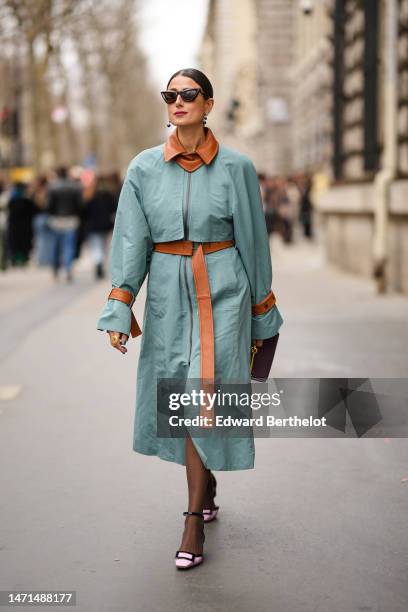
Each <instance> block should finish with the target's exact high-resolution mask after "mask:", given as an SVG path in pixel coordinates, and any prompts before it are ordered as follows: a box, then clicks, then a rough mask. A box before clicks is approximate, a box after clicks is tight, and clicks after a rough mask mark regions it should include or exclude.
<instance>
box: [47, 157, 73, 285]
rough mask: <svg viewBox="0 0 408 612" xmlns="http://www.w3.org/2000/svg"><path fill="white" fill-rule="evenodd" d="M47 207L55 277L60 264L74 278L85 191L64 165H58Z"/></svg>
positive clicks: (68, 276)
mask: <svg viewBox="0 0 408 612" xmlns="http://www.w3.org/2000/svg"><path fill="white" fill-rule="evenodd" d="M46 210H47V212H48V215H49V217H48V225H49V227H50V228H51V231H52V236H51V240H52V247H51V248H52V268H53V273H54V278H57V277H58V274H59V270H60V267H62V266H63V267H64V268H65V271H66V279H67V281H72V280H73V272H72V265H73V261H74V258H75V251H76V238H77V231H78V227H79V224H80V217H81V213H82V191H81V187H80V185H79V184H78V183H77V182H75V181H73V180H72V179H70V178H69V177H68V171H67V168H65V167H60V168H58V169H57V179H56V180H55V181H53V182H52V183H51V184H50V186H49V190H48V196H47V206H46Z"/></svg>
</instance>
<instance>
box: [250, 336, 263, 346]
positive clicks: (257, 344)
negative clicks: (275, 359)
mask: <svg viewBox="0 0 408 612" xmlns="http://www.w3.org/2000/svg"><path fill="white" fill-rule="evenodd" d="M252 344H253V345H254V344H256V346H262V345H263V340H256V339H255V338H254V339H253V340H252Z"/></svg>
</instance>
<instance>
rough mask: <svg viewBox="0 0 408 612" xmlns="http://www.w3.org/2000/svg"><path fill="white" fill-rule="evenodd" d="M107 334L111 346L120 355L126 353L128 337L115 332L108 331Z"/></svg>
mask: <svg viewBox="0 0 408 612" xmlns="http://www.w3.org/2000/svg"><path fill="white" fill-rule="evenodd" d="M108 334H109V340H110V343H111V346H113V348H115V349H117V350H118V351H120V352H121V353H127V348H126V346H125V344H126V342H127V341H128V340H129V336H127V335H126V334H121V333H120V332H116V331H108Z"/></svg>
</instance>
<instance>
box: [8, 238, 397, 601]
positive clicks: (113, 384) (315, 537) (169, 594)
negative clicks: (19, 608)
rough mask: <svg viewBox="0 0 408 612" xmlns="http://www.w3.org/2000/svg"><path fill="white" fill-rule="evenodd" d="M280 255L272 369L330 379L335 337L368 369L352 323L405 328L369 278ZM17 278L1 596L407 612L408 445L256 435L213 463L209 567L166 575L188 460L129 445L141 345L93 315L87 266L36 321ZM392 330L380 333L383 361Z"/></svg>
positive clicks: (310, 255)
mask: <svg viewBox="0 0 408 612" xmlns="http://www.w3.org/2000/svg"><path fill="white" fill-rule="evenodd" d="M281 247H282V245H279V243H277V242H275V243H274V245H273V257H274V267H275V272H276V274H275V277H274V278H275V281H276V285H274V289H276V294H277V297H278V299H279V303H280V304H281V305H282V311H283V314H284V317H285V333H283V329H284V328H282V343H281V346H280V347H279V349H278V350H279V351H280V352H279V353H277V357H278V361H277V366H276V371H275V373H274V374H275V375H276V376H277V373H276V372H277V371H279V372H280V374H279V375H281V373H283V374H284V375H288V376H292V375H294V371H295V375H298V374H299V372H301V373H302V374H303V371H304V370H306V369H307V367H309V368H310V369H311V370H312V369H315V370H316V371H325V373H326V374H327V372H328V371H329V372H330V376H331V375H332V374H333V370H328V369H327V368H326V370H325V369H324V365H325V364H326V362H329V360H328V357H329V356H330V353H328V352H327V349H328V347H329V348H330V347H332V346H336V345H338V346H342V347H343V350H344V349H345V348H347V349H348V350H349V353H350V355H349V358H350V359H351V360H354V359H355V357H354V351H355V350H357V351H358V350H360V352H361V353H360V357H361V359H362V360H363V364H365V363H370V364H371V365H370V368H372V367H373V363H374V361H373V357H372V355H371V354H370V352H369V351H367V350H364V339H365V336H364V334H363V333H361V329H363V330H364V329H365V327H366V326H369V328H370V329H369V330H367V332H366V333H367V334H369V333H371V330H372V329H373V328H374V327H375V326H377V327H378V329H379V332H381V330H382V329H383V328H385V329H388V330H389V329H390V325H394V324H395V326H397V324H400V323H401V321H404V324H405V323H406V318H405V317H406V315H405V313H406V308H405V310H404V311H403V314H404V317H403V316H402V311H401V308H402V306H403V305H404V304H405V303H406V302H405V300H404V301H401V299H400V298H397V297H391V298H389V299H390V301H389V302H388V301H387V300H382V299H381V303H382V311H381V313H380V315H379V313H378V306H377V300H378V298H375V297H373V296H372V291H371V286H370V285H369V284H367V283H361V281H360V280H357V279H352V278H350V277H345V276H343V275H342V274H339V273H333V272H330V273H329V272H328V270H327V269H326V268H325V267H322V265H321V261H320V260H319V257H318V255H317V254H316V251H315V249H313V248H309V246H308V245H303V246H299V249H298V250H297V251H288V250H286V249H284V248H281ZM84 265H85V264H84ZM34 274H35V273H34ZM27 276H28V273H27V274H26V275H24V274H22V275H21V277H20V278H21V281H25V283H26V286H25V288H24V289H23V290H22V291H26V292H27V293H26V294H25V295H26V300H27V301H24V303H23V304H21V305H20V307H18V308H24V312H25V316H26V318H27V321H28V323H27V325H25V326H24V328H25V329H26V330H27V331H26V333H25V334H24V335H23V336H22V337H20V340H19V342H18V343H17V344H16V345H13V347H12V350H10V351H9V352H8V354H7V355H4V358H3V361H2V363H1V370H0V387H2V386H4V385H15V386H18V393H17V394H15V395H14V397H10V398H9V399H8V400H7V401H0V462H1V464H2V465H3V466H7V467H6V469H3V470H2V471H1V474H0V488H1V491H2V492H3V495H2V504H1V505H2V509H1V521H0V542H1V551H0V589H3V590H5V589H14V590H18V589H20V590H21V589H44V590H47V589H55V590H64V589H65V590H71V589H72V590H76V591H77V598H78V604H77V608H76V609H77V610H78V612H117V611H118V610H120V611H121V612H132V611H134V610H135V608H137V610H148V611H149V612H162V611H163V610H168V611H169V612H189V611H190V610H192V609H194V610H199V611H200V612H212V611H213V610H228V611H229V610H234V611H235V612H248V610H250V609H252V608H255V609H256V610H258V612H270V611H271V610H273V612H288V611H290V612H327V611H329V610H330V612H344V611H345V610H347V611H348V610H359V609H360V610H361V609H372V610H375V609H378V610H387V612H405V611H406V609H407V594H406V563H405V561H404V560H405V558H406V546H407V535H406V528H405V523H406V520H405V514H404V512H403V511H402V508H405V506H406V497H407V489H406V486H407V485H406V483H405V484H403V483H402V482H401V481H402V478H403V477H405V476H407V475H408V474H407V473H406V466H407V461H408V447H407V443H406V440H399V439H391V440H389V441H388V442H386V441H385V440H383V439H368V440H356V439H319V440H316V439H274V438H270V439H257V440H256V459H255V467H256V469H255V470H245V471H237V472H217V481H218V487H217V498H216V501H217V503H218V504H219V505H220V508H221V510H220V515H219V520H217V521H215V522H214V524H211V525H208V527H206V541H205V555H206V560H205V563H204V564H203V566H202V567H201V568H198V569H197V570H193V571H192V573H191V574H188V575H185V574H182V573H181V572H179V573H177V571H176V569H175V568H174V564H173V556H174V553H175V551H176V550H177V548H178V546H179V543H180V538H181V532H182V525H183V517H182V512H183V510H185V509H186V501H187V500H186V486H185V469H184V468H183V467H182V466H179V465H176V464H172V463H170V462H166V461H160V460H159V459H158V458H157V457H148V456H144V455H140V454H137V453H134V452H133V450H132V432H133V418H134V400H135V381H136V367H137V360H138V354H139V349H140V340H139V339H136V340H135V339H133V340H131V341H130V342H129V344H128V353H127V354H126V355H121V354H120V353H119V352H117V351H115V350H113V349H112V348H111V347H110V346H109V343H108V339H107V337H106V334H105V333H104V332H100V331H98V330H97V329H96V322H97V318H98V315H99V312H100V309H101V308H102V306H103V304H104V302H105V299H106V295H107V290H108V289H109V287H110V283H109V280H108V279H106V282H105V281H103V282H98V283H96V284H93V280H89V279H92V276H91V275H88V272H87V271H86V270H85V269H84V270H83V274H80V275H78V287H79V288H80V291H81V292H80V293H78V294H76V295H75V296H74V295H73V293H72V291H71V290H72V287H68V289H67V288H66V287H65V286H64V285H63V284H61V286H60V288H59V290H58V291H56V290H55V289H54V288H53V289H52V291H53V292H54V293H55V294H56V295H57V296H59V295H60V294H61V295H62V296H63V300H62V301H60V302H58V303H55V304H54V306H53V309H52V310H51V311H50V312H49V316H46V317H44V316H43V317H42V319H41V321H40V322H39V323H38V324H37V325H33V324H32V321H31V318H30V317H32V316H35V317H36V316H37V311H36V308H37V307H36V308H35V309H34V310H33V309H32V308H31V304H33V303H35V302H36V300H37V301H38V300H41V299H42V296H41V294H38V295H37V293H36V290H35V291H34V293H33V294H32V295H33V296H36V298H35V299H32V300H31V301H30V299H29V294H30V291H33V285H32V284H31V281H29V279H28V278H27ZM16 278H17V275H12V276H11V277H10V278H9V279H8V281H7V282H9V283H10V286H11V284H12V282H16V281H15V279H16ZM13 279H14V280H13ZM28 285H30V286H31V289H30V288H29V287H28ZM44 286H45V291H46V294H47V295H48V294H49V293H50V290H49V289H47V282H46V281H45V280H44ZM84 288H86V290H84ZM145 288H146V283H145V285H144V286H143V288H142V291H141V293H140V295H139V297H138V299H137V300H136V303H135V314H136V317H137V319H138V320H140V321H141V320H142V312H143V303H144V299H145ZM306 289H307V295H309V296H310V298H309V299H310V303H308V301H307V299H306V297H305V296H306ZM319 292H320V293H321V295H319ZM343 292H346V293H348V295H344V293H343ZM351 295H352V296H353V300H354V305H353V300H350V296H351ZM334 297H335V298H336V302H335V303H334V302H332V301H331V300H332V299H333V298H334ZM74 298H75V299H74ZM312 298H313V300H312ZM58 299H60V298H58ZM387 299H388V298H387ZM13 300H14V298H13ZM357 301H359V302H360V303H361V302H362V303H364V308H363V312H362V313H360V312H359V307H358V304H357V303H356V302H357ZM13 303H14V304H15V302H14V301H13ZM350 303H351V304H350ZM9 305H10V304H9ZM348 305H349V306H350V309H349V310H347V311H346V310H345V309H346V307H347V306H348ZM8 312H9V314H8V315H7V317H6V323H7V325H8V321H9V320H11V314H10V311H8ZM365 313H367V315H366V316H365ZM340 314H341V316H340ZM19 321H21V317H20V318H19ZM2 327H3V328H4V327H5V325H4V323H3V325H2ZM347 328H349V336H348V337H346V338H345V339H343V338H342V334H344V330H345V329H347ZM359 330H360V335H358V333H357V332H359ZM6 331H7V330H4V329H3V330H2V337H3V338H4V335H5V333H6ZM353 334H354V337H353ZM403 334H404V332H402V331H401V329H399V330H398V333H395V334H394V335H393V336H392V337H388V338H387V337H386V334H382V333H379V334H378V339H376V342H378V345H379V346H381V348H382V351H383V352H382V355H383V356H384V357H383V359H384V368H388V370H390V371H391V368H390V366H389V364H388V363H385V362H386V361H387V359H389V356H390V355H391V353H392V350H393V347H394V349H397V350H401V347H402V346H403V345H404V343H405V342H406V338H405V336H404V335H403ZM356 335H357V338H356V337H355V336H356ZM368 339H369V340H370V338H369V336H368ZM355 340H357V342H355ZM370 342H371V340H370ZM381 342H382V344H381ZM354 345H356V346H354ZM358 347H360V348H359V349H358ZM370 347H371V344H370ZM303 358H304V359H308V361H306V362H305V363H303V362H302V359H303ZM325 360H326V361H325ZM405 361H406V360H404V361H403V362H401V364H400V368H401V369H402V368H403V364H404V363H405ZM331 363H332V364H333V360H332V361H331ZM339 363H340V364H341V365H344V364H342V363H341V361H339ZM308 364H311V365H308ZM345 365H346V366H348V364H347V362H346V363H345ZM374 365H375V363H374ZM301 366H302V367H303V370H302V368H301ZM370 368H367V369H370ZM361 369H363V368H361ZM334 375H335V374H334ZM334 543H335V545H334ZM384 568H387V570H386V571H384ZM344 585H347V588H346V589H345V588H344ZM53 609H55V610H56V609H57V608H53V607H52V608H50V610H53Z"/></svg>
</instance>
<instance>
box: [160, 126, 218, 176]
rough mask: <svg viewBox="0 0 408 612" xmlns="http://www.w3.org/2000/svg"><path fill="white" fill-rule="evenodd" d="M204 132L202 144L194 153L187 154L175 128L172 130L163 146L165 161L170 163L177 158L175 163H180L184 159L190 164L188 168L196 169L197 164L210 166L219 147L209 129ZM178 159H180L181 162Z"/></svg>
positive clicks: (206, 128)
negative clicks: (194, 167)
mask: <svg viewBox="0 0 408 612" xmlns="http://www.w3.org/2000/svg"><path fill="white" fill-rule="evenodd" d="M204 131H205V134H206V137H205V140H204V142H203V144H202V145H200V146H199V147H197V149H196V150H195V151H194V153H187V152H186V150H185V148H184V146H183V145H182V144H181V142H180V140H179V139H178V136H177V128H176V129H175V130H173V132H172V133H171V134H170V135H169V137H168V139H167V140H166V142H165V144H164V159H165V161H166V162H167V161H170V160H171V159H173V158H178V159H176V161H182V159H183V158H184V160H185V161H186V162H190V164H189V166H190V167H193V166H196V167H197V163H198V165H201V164H202V162H204V163H205V164H207V165H208V164H210V163H211V162H212V160H213V159H214V157H215V156H216V155H217V153H218V148H219V145H218V141H217V139H216V138H215V136H214V134H213V133H212V131H211V129H210V128H208V127H205V128H204ZM180 157H181V158H182V159H181V160H180Z"/></svg>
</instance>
